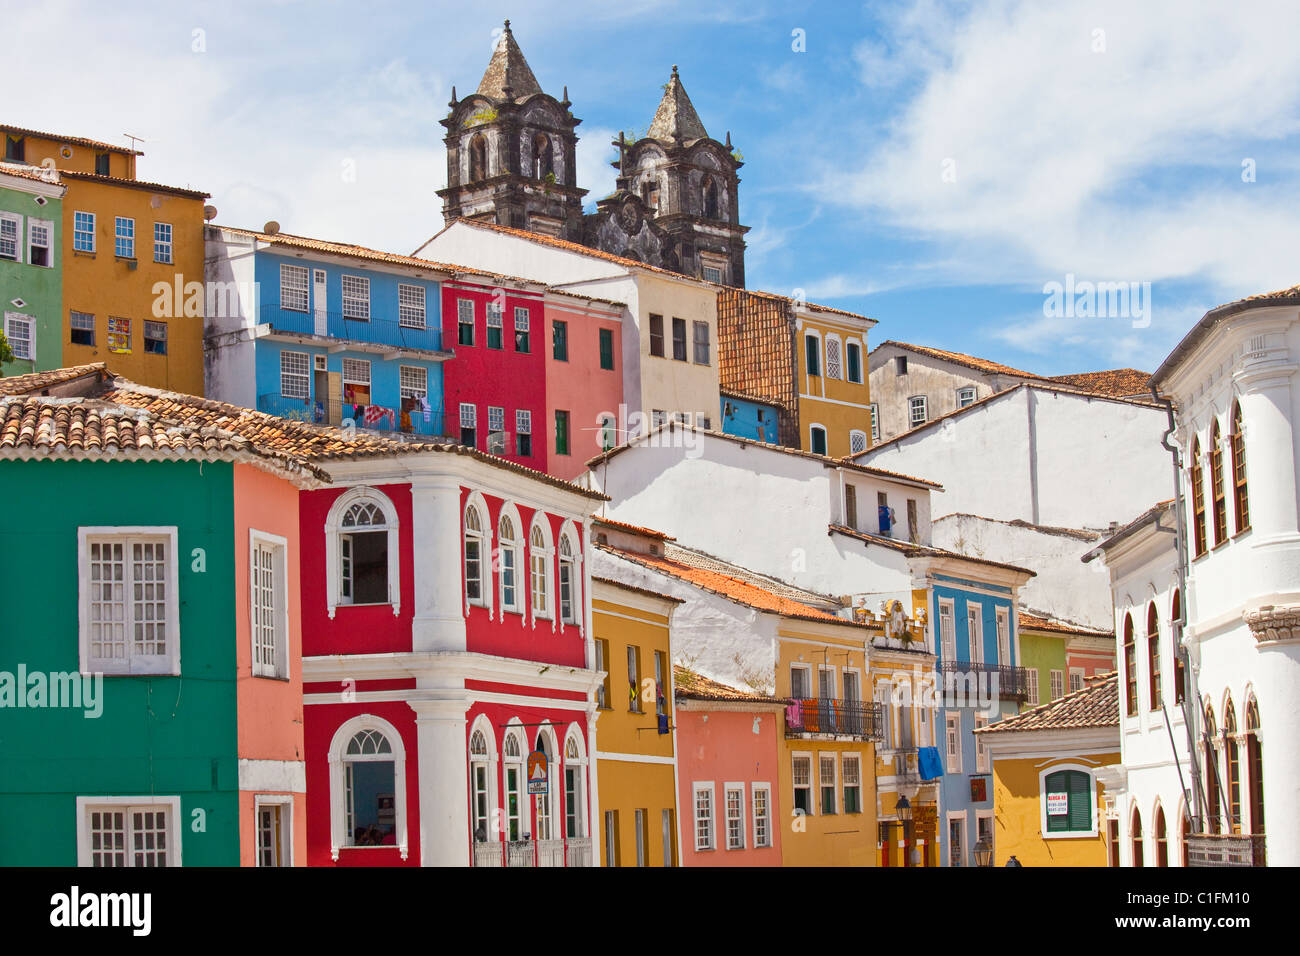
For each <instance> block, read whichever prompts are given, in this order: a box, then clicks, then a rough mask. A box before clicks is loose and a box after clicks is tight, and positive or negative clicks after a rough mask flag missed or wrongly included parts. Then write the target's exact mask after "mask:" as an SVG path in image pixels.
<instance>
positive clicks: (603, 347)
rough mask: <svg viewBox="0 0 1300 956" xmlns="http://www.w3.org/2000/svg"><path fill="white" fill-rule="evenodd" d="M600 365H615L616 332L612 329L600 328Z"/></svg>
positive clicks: (607, 367)
mask: <svg viewBox="0 0 1300 956" xmlns="http://www.w3.org/2000/svg"><path fill="white" fill-rule="evenodd" d="M600 367H601V368H605V369H612V368H613V367H614V333H613V332H612V331H611V330H610V329H601V330H600Z"/></svg>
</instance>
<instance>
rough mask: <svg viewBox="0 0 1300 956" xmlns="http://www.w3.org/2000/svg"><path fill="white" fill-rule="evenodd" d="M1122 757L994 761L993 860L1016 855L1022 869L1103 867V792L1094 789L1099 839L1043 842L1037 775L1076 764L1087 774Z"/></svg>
mask: <svg viewBox="0 0 1300 956" xmlns="http://www.w3.org/2000/svg"><path fill="white" fill-rule="evenodd" d="M1119 759H1120V755H1119V753H1118V752H1113V753H1088V754H1083V755H1082V757H1080V755H1077V754H1076V755H1070V756H1062V757H1057V758H1053V759H1046V760H1045V759H1044V758H1042V757H1032V758H1026V759H1016V758H1006V757H998V758H997V759H996V760H994V762H993V814H994V816H993V842H994V847H995V848H996V854H997V859H998V860H999V861H1005V860H1006V859H1007V858H1008V857H1010V856H1015V857H1016V858H1017V859H1018V860H1019V861H1020V862H1021V863H1023V864H1024V865H1025V866H1106V820H1105V811H1104V807H1103V804H1102V795H1103V792H1104V791H1103V788H1102V786H1101V784H1098V785H1097V809H1096V819H1097V834H1096V836H1091V837H1058V836H1053V837H1052V838H1050V839H1044V837H1043V828H1042V815H1041V810H1040V803H1041V798H1040V794H1039V789H1038V781H1039V775H1040V774H1041V773H1043V772H1044V771H1048V772H1050V771H1051V770H1052V769H1053V768H1055V767H1059V766H1065V765H1067V764H1076V765H1081V766H1084V767H1088V768H1091V769H1094V770H1095V769H1096V768H1097V767H1101V766H1105V765H1107V764H1113V763H1118V762H1119Z"/></svg>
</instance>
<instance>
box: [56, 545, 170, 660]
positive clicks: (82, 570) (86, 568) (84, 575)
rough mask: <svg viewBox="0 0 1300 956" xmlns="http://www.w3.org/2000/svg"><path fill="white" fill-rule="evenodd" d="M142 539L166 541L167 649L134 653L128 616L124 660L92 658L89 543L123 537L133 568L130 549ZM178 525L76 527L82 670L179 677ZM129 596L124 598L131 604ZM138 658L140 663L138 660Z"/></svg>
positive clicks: (126, 557) (126, 587) (125, 560)
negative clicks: (155, 652) (126, 650)
mask: <svg viewBox="0 0 1300 956" xmlns="http://www.w3.org/2000/svg"><path fill="white" fill-rule="evenodd" d="M140 539H150V540H152V541H154V542H156V541H157V540H158V539H162V540H163V541H164V542H165V543H166V545H167V549H168V551H167V568H166V571H165V573H166V586H167V598H166V603H167V624H166V628H165V632H164V633H165V635H166V640H167V653H165V654H162V655H142V656H140V657H138V658H137V657H132V656H130V654H129V648H130V644H131V641H132V638H131V635H130V631H131V630H132V628H131V623H132V622H131V621H130V620H129V619H128V620H126V621H125V622H124V623H125V626H126V630H127V646H128V656H127V658H126V659H125V660H123V661H114V660H112V659H109V658H92V657H91V656H90V646H91V637H90V605H91V595H90V545H91V543H92V540H108V541H115V540H119V541H121V543H122V545H123V556H124V557H123V563H124V565H125V566H126V567H127V568H128V569H129V568H130V564H131V561H130V556H129V554H128V553H127V551H128V549H129V548H130V546H131V544H133V543H134V542H135V541H137V540H140ZM176 540H177V528H176V526H175V525H120V526H82V527H79V528H77V592H78V607H79V614H78V625H79V626H78V632H79V634H78V652H79V658H80V661H79V663H80V668H81V673H82V674H94V673H101V674H113V675H139V674H152V675H168V676H173V677H179V676H180V673H181V624H180V596H179V588H178V584H179V579H180V571H179V565H180V559H179V555H178V554H177V551H176ZM130 584H131V582H130V579H129V577H128V578H127V579H126V580H124V581H123V591H124V593H125V592H129V589H130ZM130 603H131V601H130V597H129V596H128V597H127V598H126V601H125V605H126V607H127V608H128V609H129V607H130ZM137 661H138V663H137Z"/></svg>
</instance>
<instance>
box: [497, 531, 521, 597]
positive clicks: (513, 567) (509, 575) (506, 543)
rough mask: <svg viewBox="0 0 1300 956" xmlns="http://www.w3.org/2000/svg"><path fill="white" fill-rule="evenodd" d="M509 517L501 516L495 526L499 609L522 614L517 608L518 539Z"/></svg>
mask: <svg viewBox="0 0 1300 956" xmlns="http://www.w3.org/2000/svg"><path fill="white" fill-rule="evenodd" d="M516 534H517V533H516V531H515V523H514V521H513V520H511V517H510V515H507V514H503V515H502V516H501V521H500V522H499V523H498V525H497V548H498V555H499V556H500V559H501V609H502V610H503V611H514V612H515V613H516V614H519V613H522V610H523V609H522V608H521V607H520V606H519V539H518V537H517V536H516Z"/></svg>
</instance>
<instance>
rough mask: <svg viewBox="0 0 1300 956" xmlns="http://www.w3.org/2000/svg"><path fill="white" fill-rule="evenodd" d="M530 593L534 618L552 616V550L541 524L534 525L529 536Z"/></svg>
mask: <svg viewBox="0 0 1300 956" xmlns="http://www.w3.org/2000/svg"><path fill="white" fill-rule="evenodd" d="M528 567H529V575H528V579H529V580H528V591H529V595H530V600H531V603H532V608H533V617H535V618H549V617H550V616H551V585H550V581H551V549H550V547H549V546H548V545H547V543H546V532H545V531H544V530H543V529H542V526H541V524H540V523H536V524H534V525H533V530H532V531H531V532H529V535H528Z"/></svg>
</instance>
